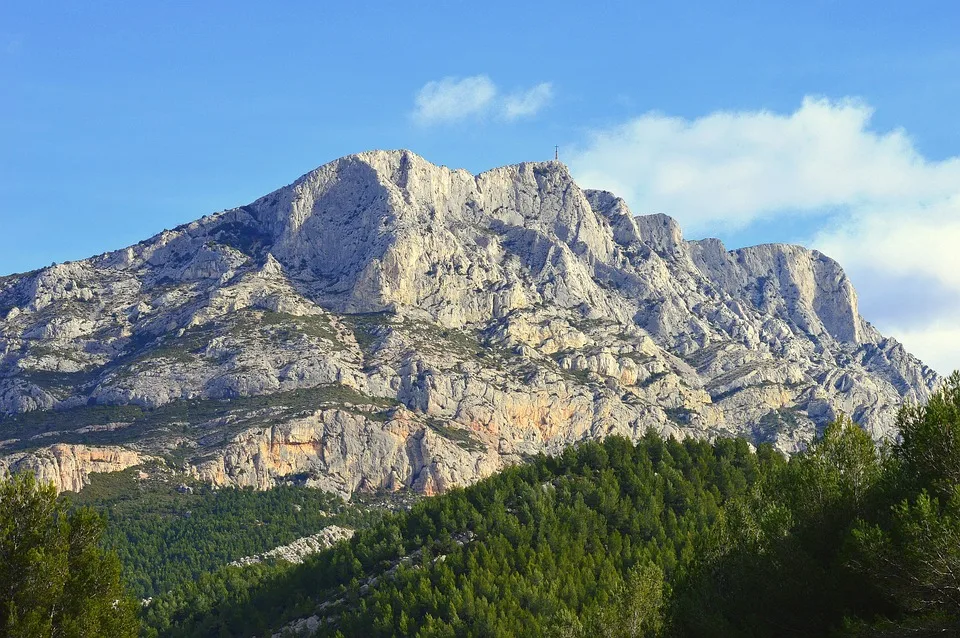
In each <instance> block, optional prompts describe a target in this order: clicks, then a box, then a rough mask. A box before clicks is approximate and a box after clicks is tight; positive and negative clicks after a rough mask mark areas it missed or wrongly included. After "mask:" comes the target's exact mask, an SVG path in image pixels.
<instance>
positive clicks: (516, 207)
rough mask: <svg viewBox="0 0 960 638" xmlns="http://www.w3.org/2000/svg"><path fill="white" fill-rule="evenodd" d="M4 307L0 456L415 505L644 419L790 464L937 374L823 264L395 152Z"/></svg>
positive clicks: (41, 275) (802, 254)
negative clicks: (70, 457) (94, 454)
mask: <svg viewBox="0 0 960 638" xmlns="http://www.w3.org/2000/svg"><path fill="white" fill-rule="evenodd" d="M0 317H3V320H2V322H0V412H3V413H5V414H6V415H7V416H6V417H4V418H3V419H2V420H0V440H2V439H5V441H4V442H3V447H0V454H7V455H13V454H16V455H18V456H17V458H18V459H19V461H17V462H18V463H20V464H21V465H22V464H23V463H26V462H27V461H25V460H24V459H27V458H29V459H32V460H31V461H29V462H30V463H34V464H35V465H37V466H40V465H42V464H43V463H45V461H44V460H43V459H46V458H50V454H51V452H50V450H51V449H52V448H49V447H47V446H49V445H50V444H51V443H54V442H62V443H72V444H79V443H82V444H84V445H86V446H90V448H97V449H100V448H101V446H104V445H107V444H109V445H110V446H113V447H115V448H116V449H118V450H127V451H130V452H131V453H134V454H149V455H155V456H166V457H167V458H168V459H170V460H171V461H173V462H175V463H177V464H180V465H181V466H182V467H183V469H184V471H185V472H189V473H191V474H193V475H194V476H197V477H200V478H202V479H204V480H208V481H210V482H212V483H215V484H218V485H252V486H255V487H257V488H266V487H269V486H270V485H273V484H275V483H276V482H277V481H283V480H302V481H306V482H307V483H310V484H316V485H320V486H323V487H326V488H328V489H333V490H336V491H340V492H343V493H350V492H352V491H354V490H357V489H378V488H387V489H395V488H399V487H401V486H411V487H414V488H416V489H419V490H422V491H427V492H430V491H435V490H442V489H445V488H447V487H449V486H451V485H454V484H460V483H465V482H469V481H473V480H476V479H477V478H479V477H481V476H484V475H486V474H489V473H490V472H493V471H495V470H497V469H499V468H500V467H501V466H502V465H503V464H504V463H510V462H515V461H517V460H519V459H521V458H522V457H523V455H526V454H532V453H537V452H541V451H556V450H559V449H561V448H562V447H563V446H565V445H568V444H570V443H573V442H576V441H578V440H581V439H583V438H590V437H602V436H605V435H608V434H612V433H620V434H625V435H627V436H632V437H636V436H638V435H641V434H642V433H643V432H644V431H645V430H646V429H647V428H654V429H655V430H657V431H660V432H663V433H670V434H676V435H678V436H698V437H713V436H723V435H745V436H748V437H750V438H751V439H753V440H755V441H772V442H774V443H775V444H776V445H777V446H778V447H780V448H781V449H783V450H785V451H793V450H796V449H798V448H800V447H801V446H802V445H803V444H804V442H805V441H807V440H809V439H810V438H811V437H812V436H813V435H814V434H815V431H816V428H817V427H818V426H822V425H823V424H824V423H825V422H827V421H828V420H829V419H831V418H833V416H834V415H835V414H836V413H837V412H839V411H843V412H845V413H847V414H849V415H851V416H853V418H854V419H856V420H857V421H858V422H859V423H861V424H862V425H863V426H864V427H865V428H866V429H867V430H868V431H870V432H871V434H872V435H874V436H875V437H876V438H881V437H885V436H890V435H892V434H893V420H894V414H895V411H896V409H897V407H898V406H899V405H900V404H901V403H902V402H903V401H904V400H912V401H920V400H923V399H925V398H926V397H927V396H928V395H929V392H930V390H931V388H932V387H933V386H934V385H935V383H936V382H937V377H936V375H935V374H934V373H933V372H932V371H931V370H930V369H928V368H926V367H925V366H924V365H923V364H921V363H920V362H919V361H918V360H916V359H915V358H914V357H912V356H910V355H909V354H908V353H906V352H905V351H904V349H903V348H902V346H900V345H899V344H898V343H897V342H896V341H894V340H892V339H886V338H884V337H882V336H881V335H880V334H879V333H877V331H876V330H875V329H874V328H873V327H871V326H870V324H869V323H867V322H866V321H864V320H863V319H862V318H861V317H860V315H859V312H858V309H857V299H856V293H855V292H854V290H853V288H852V286H851V285H850V282H849V280H848V279H847V278H846V276H845V275H844V274H843V271H842V269H841V268H840V267H839V265H838V264H836V262H834V261H832V260H831V259H829V258H828V257H826V256H824V255H822V254H820V253H818V252H816V251H810V250H807V249H804V248H800V247H797V246H786V245H766V246H757V247H752V248H745V249H740V250H735V251H727V250H725V249H724V247H723V246H722V244H721V243H720V242H719V241H717V240H703V241H695V242H687V241H684V239H683V237H682V234H681V231H680V229H679V227H678V226H677V224H676V222H674V221H673V220H672V219H670V218H669V217H666V216H664V215H651V216H646V217H634V216H633V215H632V214H631V213H630V211H629V210H628V208H627V206H626V204H625V203H624V202H623V201H622V200H620V199H618V198H616V197H615V196H613V195H611V194H610V193H604V192H597V191H583V190H581V189H580V188H579V187H578V186H577V185H576V184H575V183H574V182H573V180H572V179H571V178H570V175H569V174H568V173H567V170H566V168H565V167H564V166H563V165H562V164H559V163H556V162H546V163H527V164H520V165H516V166H508V167H504V168H499V169H495V170H492V171H489V172H487V173H483V174H480V175H477V176H474V175H471V174H469V173H467V172H466V171H462V170H456V171H454V170H449V169H447V168H444V167H438V166H434V165H432V164H430V163H428V162H426V161H425V160H423V159H422V158H420V157H418V156H416V155H414V154H412V153H409V152H406V151H397V152H382V151H374V152H369V153H363V154H360V155H355V156H349V157H345V158H342V159H340V160H337V161H335V162H332V163H330V164H327V165H325V166H322V167H320V168H318V169H317V170H315V171H312V172H311V173H308V174H307V175H305V176H303V177H301V178H300V179H299V180H297V181H296V182H295V183H293V184H292V185H290V186H287V187H284V188H281V189H280V190H278V191H275V192H274V193H271V194H270V195H267V196H265V197H263V198H261V199H259V200H257V201H255V202H253V203H252V204H250V205H248V206H243V207H241V208H237V209H233V210H228V211H224V212H221V213H217V214H215V215H211V216H208V217H205V218H203V219H201V220H199V221H197V222H194V223H191V224H188V225H185V226H182V227H180V228H177V229H174V230H172V231H165V232H164V233H162V234H160V235H158V236H156V237H153V238H151V239H150V240H147V241H145V242H141V243H140V244H138V245H136V246H132V247H130V248H127V249H124V250H120V251H117V252H113V253H108V254H104V255H100V256H98V257H94V258H91V259H87V260H84V261H80V262H74V263H69V264H60V265H57V266H53V267H51V268H46V269H43V270H40V271H36V272H33V273H27V274H24V275H14V276H11V277H5V278H2V279H0ZM104 449H105V448H104ZM110 449H113V448H110ZM93 471H96V470H93ZM51 475H58V476H59V474H58V473H57V472H51ZM60 486H61V488H63V489H74V488H75V487H77V486H78V484H77V483H76V482H71V481H61V482H60Z"/></svg>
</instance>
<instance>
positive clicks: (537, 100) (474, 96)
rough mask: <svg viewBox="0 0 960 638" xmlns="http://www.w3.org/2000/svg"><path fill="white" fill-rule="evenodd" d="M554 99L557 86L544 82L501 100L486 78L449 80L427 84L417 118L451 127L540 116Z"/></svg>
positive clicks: (415, 112) (420, 94) (419, 100)
mask: <svg viewBox="0 0 960 638" xmlns="http://www.w3.org/2000/svg"><path fill="white" fill-rule="evenodd" d="M552 97H553V87H552V85H551V84H550V83H549V82H543V83H541V84H538V85H536V86H534V87H532V88H530V89H528V90H521V91H517V92H515V93H510V94H508V95H506V96H504V97H501V94H500V91H499V89H498V88H497V86H496V84H494V82H493V81H492V80H491V79H490V78H489V77H488V76H486V75H473V76H470V77H465V78H458V77H446V78H443V79H442V80H433V81H431V82H427V83H426V84H425V85H423V87H422V88H421V89H420V90H419V91H418V92H417V95H416V98H415V99H414V110H413V114H412V115H413V119H414V121H416V122H417V123H419V124H422V125H432V124H448V123H451V122H457V121H461V120H466V119H470V118H476V117H482V116H487V115H494V116H496V117H501V118H503V119H507V120H515V119H519V118H522V117H531V116H533V115H536V114H537V113H538V112H539V111H540V110H541V109H542V108H543V107H544V106H546V105H547V104H548V103H549V102H550V100H551V99H552Z"/></svg>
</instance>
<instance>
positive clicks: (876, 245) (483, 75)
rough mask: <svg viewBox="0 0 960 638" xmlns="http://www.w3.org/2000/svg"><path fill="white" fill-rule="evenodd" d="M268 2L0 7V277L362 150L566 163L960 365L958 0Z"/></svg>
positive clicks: (480, 163) (83, 252) (133, 236)
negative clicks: (824, 267) (781, 262)
mask: <svg viewBox="0 0 960 638" xmlns="http://www.w3.org/2000/svg"><path fill="white" fill-rule="evenodd" d="M272 4H273V5H281V6H280V7H279V8H278V7H277V6H269V5H268V4H267V3H253V2H241V1H234V2H203V3H130V2H126V3H121V2H116V3H106V2H87V3H72V2H71V3H68V2H40V1H36V2H16V1H12V0H7V2H4V3H3V4H2V5H0V224H2V226H0V274H5V273H10V272H16V271H23V270H28V269H32V268H36V267H39V266H44V265H48V264H50V263H51V262H54V261H63V260H68V259H78V258H82V257H85V256H89V255H91V254H96V253H99V252H103V251H105V250H109V249H112V248H118V247H121V246H124V245H128V244H131V243H135V242H137V241H139V240H141V239H143V238H146V237H148V236H150V235H152V234H154V233H156V232H158V231H160V230H162V229H163V228H170V227H172V226H175V225H176V224H179V223H183V222H186V221H189V220H192V219H195V218H197V217H199V216H201V215H203V214H206V213H209V212H212V211H215V210H220V209H223V208H229V207H232V206H236V205H240V204H244V203H247V202H249V201H251V200H253V199H255V198H256V197H258V196H260V195H262V194H264V193H267V192H269V191H270V190H273V189H274V188H276V187H278V186H281V185H283V184H286V183H289V182H290V181H292V180H293V179H295V178H296V177H298V176H299V175H300V174H302V173H304V172H306V171H308V170H310V169H311V168H314V167H316V166H318V165H320V164H322V163H324V162H326V161H328V160H331V159H334V158H336V157H339V156H341V155H345V154H348V153H353V152H357V151H362V150H367V149H371V148H399V147H404V148H410V149H412V150H414V151H416V152H418V153H419V154H421V155H423V156H424V157H426V158H427V159H429V160H431V161H433V162H436V163H442V164H447V165H450V166H456V167H464V168H467V169H469V170H471V171H474V172H478V171H481V170H485V169H487V168H491V167H494V166H498V165H503V164H508V163H513V162H518V161H522V160H533V159H548V158H550V157H551V156H552V151H553V146H554V144H559V145H560V146H561V153H562V155H563V159H565V160H566V161H568V163H569V164H570V166H571V168H572V170H573V171H574V174H575V175H576V176H577V177H578V179H579V181H581V183H583V184H584V185H585V186H607V187H609V186H615V187H617V190H618V191H621V192H622V194H623V195H624V196H626V197H627V199H628V201H629V202H630V204H631V206H632V207H633V209H634V212H636V213H645V212H654V211H657V212H666V213H668V214H673V215H675V216H676V217H677V218H678V219H680V221H681V223H682V224H683V225H684V227H685V229H686V232H687V235H688V236H689V237H700V236H706V235H713V236H720V237H721V238H722V239H724V240H725V242H726V243H727V244H728V246H730V247H736V246H741V245H746V244H752V243H758V242H762V241H794V242H799V243H804V244H806V245H809V246H812V247H816V248H821V249H823V250H824V251H825V252H827V253H828V254H830V255H831V256H835V257H837V258H838V259H839V260H840V261H841V263H843V264H844V266H846V267H847V269H848V271H849V272H850V274H851V277H852V278H853V280H854V283H855V284H856V285H857V287H858V289H859V290H860V292H861V302H862V311H863V314H864V315H865V316H866V317H867V318H868V319H870V320H871V321H873V322H874V323H876V324H877V325H878V326H879V327H880V328H881V329H883V330H884V331H886V332H890V333H892V334H893V335H894V336H897V337H898V338H901V339H902V340H903V341H904V342H905V343H906V344H907V346H908V347H909V348H911V349H912V350H914V351H916V352H917V353H918V354H920V355H921V357H923V358H925V359H927V360H929V361H931V362H932V363H934V365H935V366H936V367H937V368H938V369H940V370H941V371H947V368H952V367H960V322H957V321H956V320H955V317H956V314H955V313H954V312H953V311H954V310H956V309H958V308H960V274H957V273H958V272H960V263H958V262H957V257H956V256H954V255H953V252H954V251H953V250H952V246H953V245H956V244H953V243H952V239H953V238H956V240H957V241H960V160H957V159H955V158H956V157H957V156H960V126H958V120H957V115H956V113H957V105H958V102H960V38H957V37H956V31H957V29H958V27H960V6H958V5H956V3H952V2H945V1H944V2H923V1H918V2H911V3H906V2H890V1H880V2H877V1H874V2H838V1H833V2H817V1H809V2H803V3H798V2H770V1H768V2H746V1H740V2H684V3H679V2H675V3H660V2H657V3H651V2H624V3H605V4H604V5H603V6H602V7H589V6H588V5H586V4H584V3H573V2H562V1H554V2H549V3H547V2H544V3H524V5H523V6H516V5H515V3H512V2H420V3H371V4H366V5H362V6H353V5H351V4H350V3H336V4H334V3H313V2H311V3H307V2H303V3H297V2H287V3H272ZM917 220H919V223H917ZM953 233H956V234H953ZM891 237H892V238H896V239H897V240H898V241H891V240H890V238H891ZM865 247H870V249H869V250H867V249H866V248H865ZM949 271H955V272H952V273H951V272H949ZM907 302H908V303H907Z"/></svg>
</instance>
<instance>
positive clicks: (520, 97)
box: [503, 82, 553, 120]
mask: <svg viewBox="0 0 960 638" xmlns="http://www.w3.org/2000/svg"><path fill="white" fill-rule="evenodd" d="M552 99H553V85H552V84H550V83H549V82H541V83H540V84H538V85H536V86H535V87H533V88H531V89H529V90H527V91H521V92H519V93H513V94H512V95H508V96H507V98H506V100H504V102H503V115H504V117H506V118H507V119H508V120H515V119H518V118H521V117H530V116H533V115H536V114H537V113H539V112H540V109H542V108H543V107H544V106H546V105H547V104H549V103H550V100H552Z"/></svg>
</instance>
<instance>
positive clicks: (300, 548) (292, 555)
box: [229, 525, 353, 567]
mask: <svg viewBox="0 0 960 638" xmlns="http://www.w3.org/2000/svg"><path fill="white" fill-rule="evenodd" d="M352 536H353V530H352V529H347V528H346V527H340V526H338V525H329V526H327V527H324V528H323V529H322V530H320V531H319V532H317V533H316V534H311V535H310V536H304V537H303V538H298V539H297V540H295V541H293V542H292V543H288V544H286V545H281V546H279V547H274V548H273V549H271V550H268V551H266V552H263V553H262V554H255V555H253V556H244V557H243V558H238V559H237V560H235V561H232V562H231V563H229V564H230V565H232V566H234V567H243V566H245V565H255V564H257V563H262V562H264V561H269V560H284V561H287V562H288V563H292V564H294V565H299V564H300V563H302V562H303V559H304V558H306V557H307V556H309V555H311V554H316V553H317V552H320V551H323V550H325V549H327V548H328V547H331V546H332V545H333V544H334V543H339V542H340V541H342V540H347V539H349V538H351V537H352Z"/></svg>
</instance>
